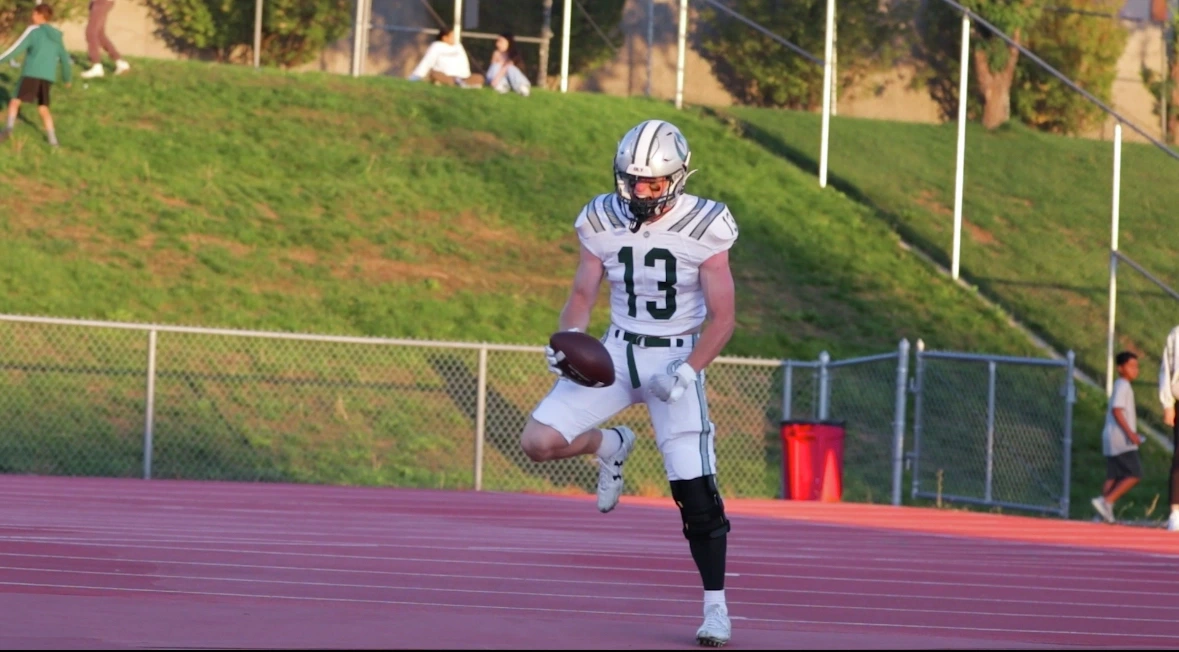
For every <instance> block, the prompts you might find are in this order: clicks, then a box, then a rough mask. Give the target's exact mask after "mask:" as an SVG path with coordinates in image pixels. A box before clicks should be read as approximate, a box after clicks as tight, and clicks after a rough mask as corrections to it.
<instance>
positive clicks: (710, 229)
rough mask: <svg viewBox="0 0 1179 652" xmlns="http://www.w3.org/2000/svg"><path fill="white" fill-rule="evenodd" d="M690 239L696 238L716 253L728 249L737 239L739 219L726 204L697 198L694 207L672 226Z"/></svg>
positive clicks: (673, 229) (672, 228)
mask: <svg viewBox="0 0 1179 652" xmlns="http://www.w3.org/2000/svg"><path fill="white" fill-rule="evenodd" d="M671 230H672V231H677V232H679V233H680V235H682V236H683V237H685V238H687V239H688V240H695V241H697V242H699V243H700V244H702V245H703V246H704V247H705V248H707V249H708V250H709V251H710V252H712V253H716V252H719V251H723V250H725V249H728V248H729V247H731V246H732V245H733V242H735V241H736V240H737V221H736V220H734V219H733V214H732V212H730V211H729V207H728V206H726V205H725V204H723V203H721V202H718V201H713V200H711V199H703V198H695V203H694V204H693V206H692V208H691V209H690V210H689V211H688V212H687V214H685V215H684V216H683V217H682V218H680V220H679V221H678V222H676V223H675V224H673V225H672V226H671Z"/></svg>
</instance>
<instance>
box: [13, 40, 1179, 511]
mask: <svg viewBox="0 0 1179 652" xmlns="http://www.w3.org/2000/svg"><path fill="white" fill-rule="evenodd" d="M11 82H12V79H11V78H9V79H8V87H11ZM0 99H6V98H0ZM54 114H55V118H56V120H57V123H58V125H57V131H58V137H59V139H60V140H61V142H62V148H61V150H60V151H56V152H53V151H50V150H49V149H48V148H47V147H46V146H45V144H44V140H43V136H42V135H41V134H40V131H39V122H38V121H37V120H36V118H35V117H33V118H32V121H33V124H32V125H30V124H27V123H22V124H20V125H19V126H18V129H17V132H16V135H14V136H13V137H12V138H11V139H10V140H9V142H7V143H5V144H4V145H3V150H4V151H3V155H0V178H2V179H3V180H4V181H3V184H4V185H5V186H6V192H4V193H3V194H0V233H2V234H3V237H2V238H0V260H4V261H5V263H6V264H5V265H3V266H2V267H0V288H2V293H0V312H5V313H21V314H36V315H50V316H60V317H86V318H97V319H112V320H129V321H142V322H158V323H168V324H185V325H200V326H216V327H232V328H249V329H260V330H279V331H300V332H320V333H332V334H340V335H368V336H381V337H405V338H434V339H459V340H484V341H489V342H501V343H524V344H540V343H542V342H544V341H545V338H546V337H547V335H548V333H549V332H550V331H551V329H552V327H553V324H554V323H555V321H556V316H557V313H558V311H559V309H560V307H561V304H562V302H563V300H564V298H565V294H566V292H567V288H568V283H569V278H570V276H571V274H572V271H573V268H574V264H575V261H576V239H575V237H574V235H573V233H572V230H571V224H572V221H573V218H574V217H575V216H576V214H577V211H578V210H579V209H580V207H581V206H582V204H583V203H584V202H585V201H586V200H588V199H589V198H590V197H592V196H593V195H594V194H597V193H599V192H604V191H608V190H609V189H610V187H611V176H610V162H611V156H612V153H613V148H614V144H615V142H616V141H617V139H618V138H619V136H620V135H621V134H622V133H624V132H625V130H626V129H627V128H629V127H630V126H632V125H633V124H635V123H637V122H638V121H639V120H642V119H645V118H648V117H664V118H669V119H674V120H675V121H676V122H677V124H679V125H680V126H681V128H682V129H683V130H684V131H685V132H686V133H687V134H688V136H689V139H690V143H691V145H692V147H693V149H694V151H695V154H694V158H693V163H694V164H695V166H696V167H698V168H699V169H700V172H698V173H697V174H696V175H694V176H693V177H692V180H691V191H692V192H695V193H698V194H703V195H707V196H712V197H715V198H717V199H720V200H722V201H725V202H727V203H728V204H729V205H730V206H731V208H732V210H733V213H734V215H735V216H736V218H737V220H738V221H739V223H740V224H741V225H742V237H741V241H740V245H739V246H738V247H737V249H736V250H734V253H733V264H734V268H735V273H736V276H737V282H738V284H739V287H740V288H741V289H742V291H741V293H740V295H739V299H738V311H739V327H738V332H737V334H736V335H735V336H734V338H733V341H732V343H731V345H730V346H729V348H728V349H727V350H726V351H725V353H726V354H728V355H741V356H764V357H775V358H776V357H793V358H808V359H813V358H814V357H815V356H816V355H817V353H818V352H819V351H820V350H823V349H826V350H828V351H830V352H831V354H832V355H833V356H834V357H836V358H840V357H847V356H850V355H857V354H864V353H878V352H881V351H888V350H892V349H893V348H895V346H896V343H897V341H898V340H899V339H900V338H902V337H907V338H909V339H910V340H911V341H915V340H916V339H917V338H923V339H924V340H925V341H926V343H927V344H928V345H929V346H930V348H937V349H959V350H971V351H988V352H998V353H1008V354H1017V355H1039V353H1038V352H1037V351H1036V350H1035V348H1034V347H1032V346H1031V345H1030V344H1029V343H1028V342H1027V341H1026V339H1025V338H1024V337H1023V336H1022V335H1020V334H1019V333H1018V332H1016V331H1015V330H1014V329H1012V328H1010V327H1009V326H1008V325H1007V323H1006V321H1005V318H1004V317H1003V316H1002V315H1000V314H996V313H995V312H993V311H991V310H989V309H987V308H986V307H985V305H984V304H983V303H982V302H980V301H979V300H978V299H977V297H975V296H974V295H973V294H972V293H971V292H969V291H967V290H964V289H962V288H960V287H958V286H956V285H955V284H953V283H951V282H949V281H948V280H947V279H945V278H943V277H941V276H940V275H939V274H938V273H937V272H936V271H934V270H932V269H931V268H930V267H929V266H928V265H927V264H925V263H923V262H921V261H920V260H919V259H918V258H916V257H915V256H913V255H912V253H910V252H908V251H906V250H905V249H904V248H903V247H902V246H901V245H900V242H899V240H898V238H897V237H896V235H895V233H894V232H893V230H892V225H891V223H890V220H891V218H892V216H891V214H889V213H888V212H887V211H885V210H883V209H882V208H881V207H880V205H878V204H874V203H872V202H864V201H862V198H859V197H854V196H853V197H849V196H848V195H847V194H845V193H841V192H837V191H834V190H832V189H828V190H825V191H824V190H821V189H819V187H818V184H817V182H816V180H815V178H814V176H813V174H811V173H810V172H808V171H806V170H803V169H800V168H799V167H798V166H796V165H794V164H792V163H791V162H789V161H787V160H784V159H783V153H784V152H783V151H776V150H774V149H773V148H767V147H766V146H765V141H764V140H757V139H743V138H741V137H740V134H739V133H737V132H735V131H734V130H733V129H732V127H731V126H729V125H727V124H726V123H725V122H724V121H721V120H717V119H715V118H714V117H712V116H710V115H709V114H707V113H706V112H701V111H684V112H676V111H675V110H674V109H672V108H671V107H668V106H666V105H664V104H662V103H657V102H649V101H644V100H634V99H631V100H625V99H620V98H613V97H608V96H601V95H576V94H575V95H568V96H559V95H556V94H550V93H537V94H535V95H534V96H533V97H530V98H521V97H518V96H515V95H508V96H499V95H497V94H494V93H491V92H479V91H469V90H468V91H461V90H458V89H442V88H435V87H431V86H428V85H424V84H410V83H407V82H403V81H401V80H393V79H387V78H379V77H367V78H361V79H350V78H345V77H339V76H332V75H321V74H285V73H280V72H275V71H261V72H259V71H254V70H250V69H245V68H233V67H220V66H213V65H208V64H199V63H175V62H155V61H143V62H141V63H140V64H137V66H136V72H135V74H133V75H130V76H127V77H120V78H114V79H105V80H101V81H97V82H90V83H89V88H83V87H82V85H81V84H80V83H75V85H74V87H73V88H72V89H68V90H67V89H60V90H58V89H55V104H54ZM25 115H26V116H32V115H33V114H32V112H31V111H25ZM776 117H777V114H775V119H776ZM767 119H769V118H767ZM803 119H805V117H804V118H803ZM890 128H891V127H890ZM898 128H899V127H898ZM845 138H849V137H846V136H845ZM1000 138H1002V136H996V139H1000ZM869 151H870V150H869ZM840 158H842V159H846V158H848V157H847V156H846V155H841V157H840ZM951 160H952V159H951ZM929 165H930V166H932V167H938V166H941V164H939V163H930V164H929ZM897 185H898V186H900V184H897ZM857 199H860V201H857ZM967 251H972V250H969V249H968V250H967ZM967 260H972V259H971V258H968V259H967ZM971 269H973V268H971ZM606 320H607V314H606V311H605V310H604V309H600V310H599V311H598V312H597V313H596V314H595V318H594V323H593V325H592V328H594V329H600V328H603V327H604V326H605V324H606ZM0 332H2V333H3V334H4V336H6V337H5V339H7V341H9V342H13V343H15V346H13V347H10V348H7V349H6V350H5V353H4V354H3V355H6V356H7V360H5V369H6V371H5V372H4V374H3V375H0V384H4V385H5V387H6V388H7V389H13V388H21V387H23V388H24V389H23V390H22V391H16V390H15V389H13V391H7V389H6V393H5V394H4V398H0V406H4V407H5V409H6V410H7V411H8V413H9V414H10V415H15V416H11V417H10V418H7V419H6V424H5V426H3V428H4V429H5V435H6V436H5V438H4V440H5V442H6V443H5V444H4V446H5V448H4V449H0V459H2V460H4V461H3V462H2V463H3V465H4V466H3V468H4V470H7V471H28V470H34V471H42V472H58V473H105V474H118V475H134V474H135V473H136V468H137V464H138V458H137V457H136V456H137V452H136V451H137V446H138V439H137V438H139V437H141V436H142V427H143V425H142V422H141V417H137V416H136V415H138V414H141V413H142V398H141V395H142V375H141V373H142V372H141V371H140V372H138V373H139V374H140V375H138V376H137V375H136V373H137V372H136V369H142V365H141V364H140V363H139V362H138V361H139V360H143V359H144V358H145V357H146V353H145V346H146V341H145V338H143V337H140V336H139V335H137V334H135V333H128V332H108V331H102V332H101V333H100V334H95V333H94V332H86V333H79V332H75V331H70V332H67V331H65V330H60V331H59V330H54V331H51V332H46V331H45V330H44V329H36V328H29V327H23V326H11V325H9V326H0ZM160 347H161V351H160V353H159V355H160V358H161V363H160V364H161V380H160V384H159V388H158V389H157V391H158V392H159V394H160V398H159V399H157V400H158V403H159V408H158V409H159V410H160V416H159V423H158V424H157V434H156V441H157V459H158V463H157V470H158V471H159V475H160V476H161V477H176V476H180V475H185V476H188V477H233V478H244V479H288V480H291V479H293V480H299V481H332V482H353V483H388V484H414V485H430V486H467V485H468V484H469V477H468V476H469V474H470V472H469V467H470V462H469V460H470V457H469V455H470V454H471V448H472V444H471V441H470V440H471V436H470V434H469V433H470V428H469V422H470V421H469V415H462V414H459V415H457V416H446V417H445V418H442V417H440V416H439V415H440V414H442V412H441V410H442V406H443V404H444V403H447V404H449V403H457V404H461V405H462V406H463V407H464V409H466V408H469V407H470V406H471V405H473V400H474V393H473V391H472V390H473V386H472V383H471V378H470V370H471V369H473V367H474V365H475V360H474V358H473V357H471V355H468V354H467V353H454V354H447V355H442V354H438V353H437V352H434V353H428V352H424V351H423V352H417V353H408V352H405V351H403V350H398V351H392V352H385V351H382V352H375V351H374V350H373V349H372V348H371V347H367V348H366V347H364V346H362V345H338V346H336V347H334V348H332V347H326V348H322V349H315V350H314V353H311V354H309V353H308V352H307V350H305V349H301V348H299V347H297V346H295V345H291V344H285V343H277V344H275V343H265V342H262V341H257V340H234V341H226V340H216V339H208V338H206V339H202V338H201V336H161V343H160ZM80 351H81V352H84V353H80ZM505 355H507V354H505ZM517 355H518V356H522V354H517ZM140 356H143V357H140ZM46 360H52V361H53V362H55V363H56V364H58V365H59V367H57V368H50V367H47V366H46V364H45V361H46ZM349 361H352V362H355V363H356V364H354V365H353V366H351V367H349V366H348V365H347V363H348V362H349ZM533 362H534V361H532V360H530V359H528V358H526V357H517V358H515V359H512V361H511V362H510V364H508V365H507V366H502V367H496V369H497V371H496V372H495V373H496V374H499V375H500V377H497V378H496V380H495V382H496V383H497V384H496V387H495V388H494V389H495V393H494V396H493V397H492V398H493V399H494V400H495V401H497V403H496V406H498V407H497V409H496V412H495V415H496V419H497V420H494V421H493V422H492V423H489V435H488V436H489V443H490V446H489V449H490V450H489V455H490V459H489V460H488V465H489V467H488V470H486V471H485V477H487V478H488V479H489V480H494V481H495V482H497V483H501V484H497V485H496V486H499V487H504V488H508V487H512V488H521V487H524V488H545V489H552V488H554V487H561V486H562V483H563V482H565V480H563V476H561V475H560V473H566V472H567V473H575V472H580V471H577V470H576V469H574V468H573V467H572V466H569V467H568V468H564V467H563V469H564V470H562V471H560V473H558V472H554V474H552V475H549V476H544V475H543V474H540V473H539V472H538V471H537V470H536V469H535V468H534V467H532V466H530V463H527V462H523V461H521V460H520V459H519V458H518V456H517V457H512V455H511V453H512V451H513V446H512V444H513V441H514V437H515V436H516V433H517V432H518V425H519V423H522V421H521V419H522V418H523V416H524V415H525V414H526V410H527V409H528V408H529V407H531V404H532V403H533V402H534V400H535V399H536V398H539V394H538V392H539V393H540V394H542V393H543V391H544V390H545V389H547V386H546V385H545V383H547V382H548V380H547V379H546V378H545V376H544V372H543V369H541V370H540V373H537V369H536V368H535V367H534V366H533ZM33 371H36V372H40V373H36V374H34V373H32V372H33ZM46 371H48V372H49V373H44V372H46ZM259 378H261V379H263V381H264V382H262V383H261V384H259V383H258V382H256V381H257V380H258V379H259ZM34 379H35V380H34ZM769 382H771V379H769V378H767V379H766V382H764V383H761V385H760V386H759V387H760V390H759V391H764V392H765V393H766V395H771V394H772V391H771V389H766V386H767V385H768V383H769ZM775 382H776V381H775ZM36 383H40V384H36ZM344 386H346V387H347V388H348V391H349V392H350V393H349V394H347V400H345V399H344V398H343V397H344V395H343V394H341V393H333V392H337V390H338V388H339V387H344ZM722 387H723V384H722V385H721V386H718V387H716V388H714V390H713V391H717V392H723V391H725V390H723V389H722ZM733 387H734V388H737V387H739V383H737V382H736V381H734V384H733ZM339 391H340V392H342V391H343V390H339ZM741 395H742V394H741V392H739V391H737V389H734V390H733V392H732V394H731V396H734V397H736V396H741ZM728 396H730V394H723V395H722V397H721V399H720V400H719V401H718V402H719V403H724V402H725V400H726V399H725V397H728ZM489 400H490V399H489ZM733 400H734V401H737V399H733ZM746 400H747V403H741V402H739V401H737V402H735V403H733V404H732V405H730V406H729V409H732V410H735V411H738V412H741V411H744V412H756V413H760V412H761V411H763V410H766V409H768V408H767V405H766V402H767V399H765V398H764V397H755V398H751V399H746ZM749 401H751V402H749ZM768 402H769V403H771V404H772V403H773V402H774V400H773V398H772V396H771V398H770V399H769V401H768ZM46 404H48V405H52V406H54V408H55V409H53V410H45V409H43V408H42V406H43V405H46ZM1103 408H1104V404H1103V399H1102V398H1101V397H1100V396H1099V395H1097V394H1095V393H1092V392H1086V393H1083V397H1082V401H1081V402H1080V403H1079V404H1078V406H1077V412H1076V416H1077V418H1076V426H1075V432H1076V435H1075V436H1076V439H1077V441H1078V445H1077V451H1076V452H1075V453H1074V457H1073V460H1074V470H1073V478H1074V491H1073V503H1074V505H1077V506H1078V507H1076V508H1075V509H1074V513H1076V514H1078V515H1082V516H1085V517H1087V516H1088V511H1087V504H1086V503H1087V498H1088V497H1089V496H1091V495H1092V494H1093V493H1094V491H1095V490H1096V487H1097V486H1099V484H1100V479H1101V477H1102V475H1103V472H1104V471H1103V463H1102V461H1101V459H1100V445H1099V440H1098V444H1097V446H1096V451H1095V448H1094V434H1095V433H1099V425H1100V419H1101V412H1102V410H1103ZM490 409H491V408H490V407H489V410H490ZM447 414H450V413H447ZM137 418H138V419H140V420H139V421H137ZM440 419H441V420H440ZM758 435H759V436H760V433H758ZM169 447H171V448H169ZM645 454H648V455H653V451H648V452H647V453H645ZM1146 462H1147V467H1148V473H1149V472H1153V471H1156V470H1157V468H1158V467H1159V465H1160V464H1162V463H1163V462H1162V461H1161V457H1160V456H1159V455H1158V454H1157V451H1156V452H1155V453H1153V457H1151V456H1148V459H1147V460H1146ZM657 470H658V469H657ZM583 475H584V474H583ZM1156 475H1157V474H1156ZM634 480H635V481H636V482H640V483H647V484H650V486H651V487H652V490H656V489H658V485H660V482H659V479H658V477H655V476H653V477H651V478H635V479H634ZM768 483H769V481H768V480H767V484H768ZM575 484H576V483H575ZM756 489H758V488H757V487H753V488H751V489H750V491H754V490H756ZM1160 491H1163V490H1162V483H1161V482H1160V481H1157V480H1156V479H1154V478H1151V479H1148V481H1147V482H1145V483H1144V485H1143V487H1141V488H1140V489H1137V490H1136V493H1137V494H1140V495H1151V496H1154V495H1157V494H1158V493H1159V492H1160Z"/></svg>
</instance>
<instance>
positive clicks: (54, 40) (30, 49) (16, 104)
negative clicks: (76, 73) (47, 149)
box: [0, 4, 73, 147]
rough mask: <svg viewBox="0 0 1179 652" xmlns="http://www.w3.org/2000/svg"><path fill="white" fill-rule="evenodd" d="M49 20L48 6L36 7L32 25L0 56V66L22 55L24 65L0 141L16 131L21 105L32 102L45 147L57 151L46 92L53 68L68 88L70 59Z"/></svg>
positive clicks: (52, 77) (54, 79)
mask: <svg viewBox="0 0 1179 652" xmlns="http://www.w3.org/2000/svg"><path fill="white" fill-rule="evenodd" d="M50 20H53V8H52V7H50V6H49V5H48V4H39V5H37V6H36V7H34V8H33V24H32V25H30V26H29V27H28V29H26V30H25V31H24V33H23V34H21V35H20V38H19V39H18V40H17V42H16V43H15V44H14V45H13V46H12V47H10V48H8V49H7V50H5V51H4V53H3V54H0V64H3V63H4V62H6V61H9V60H10V59H12V58H13V57H17V56H20V55H22V54H24V55H25V61H24V65H23V66H22V67H21V75H20V81H19V82H18V83H17V89H16V97H14V98H12V101H10V102H9V103H8V124H7V126H6V127H5V129H4V131H0V140H4V139H5V138H7V137H8V136H9V135H10V134H12V130H13V129H14V128H15V127H16V117H17V116H18V115H19V114H20V105H21V102H36V103H37V109H38V111H39V112H40V113H41V122H42V123H43V124H44V125H45V132H46V136H47V137H48V139H49V144H50V145H52V146H54V147H57V145H58V142H57V132H56V131H55V130H54V126H53V114H51V113H50V112H49V91H50V89H51V88H52V87H53V82H54V81H56V80H57V65H58V63H60V64H61V77H62V81H64V82H65V85H66V86H67V87H68V86H69V85H70V79H71V76H72V75H71V73H72V70H71V65H72V63H73V62H72V61H71V60H70V55H69V53H68V52H66V49H65V42H64V40H63V39H62V35H61V31H60V30H58V29H57V28H56V27H53V26H51V25H49V24H48V23H49V21H50Z"/></svg>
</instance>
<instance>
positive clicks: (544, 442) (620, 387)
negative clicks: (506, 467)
mask: <svg viewBox="0 0 1179 652" xmlns="http://www.w3.org/2000/svg"><path fill="white" fill-rule="evenodd" d="M633 402H634V398H633V393H632V390H631V388H630V387H628V386H627V385H625V384H623V383H615V384H614V385H611V386H610V387H602V388H589V387H583V386H581V385H578V384H576V383H574V382H572V381H569V380H564V379H562V380H559V381H557V383H556V384H555V385H554V386H553V389H552V391H551V392H549V394H548V395H547V396H545V397H544V399H543V400H542V401H541V402H540V404H539V405H537V406H536V409H535V410H534V411H533V412H532V415H531V417H529V419H528V423H527V424H525V426H524V431H523V432H522V433H520V447H521V448H522V449H523V450H524V453H525V454H526V455H528V457H529V459H531V460H533V461H534V462H545V461H548V460H559V459H565V458H568V457H574V456H577V455H588V454H596V455H597V456H598V464H599V471H598V510H599V511H601V512H603V513H605V512H609V511H610V510H612V509H614V507H615V506H616V505H617V504H618V499H619V497H621V496H622V489H623V486H624V482H623V478H622V468H623V465H624V464H625V463H626V459H627V457H628V456H629V455H630V452H631V450H633V449H634V445H635V434H634V432H633V431H632V430H631V429H630V428H628V427H626V426H617V427H613V428H599V427H598V426H599V424H601V423H602V422H604V421H606V420H607V419H609V418H611V417H613V416H614V415H615V414H618V413H619V412H621V411H622V410H623V409H625V408H626V407H628V406H629V405H631V403H633Z"/></svg>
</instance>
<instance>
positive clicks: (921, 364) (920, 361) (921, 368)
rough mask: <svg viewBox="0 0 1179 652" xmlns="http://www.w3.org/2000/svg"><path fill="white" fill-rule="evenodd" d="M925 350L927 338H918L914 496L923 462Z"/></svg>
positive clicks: (913, 467)
mask: <svg viewBox="0 0 1179 652" xmlns="http://www.w3.org/2000/svg"><path fill="white" fill-rule="evenodd" d="M924 352H925V340H922V339H918V340H917V353H916V355H915V356H914V358H915V363H916V365H917V368H916V369H915V370H914V374H913V375H914V385H915V386H914V387H913V391H914V392H915V393H916V394H917V396H915V397H914V398H913V464H912V466H911V469H912V471H911V472H912V474H913V482H912V487H913V489H912V497H913V498H916V497H917V493H918V492H919V491H920V490H921V480H920V477H921V476H920V475H919V474H918V473H917V470H918V469H917V467H918V465H919V463H920V462H921V408H922V397H921V395H922V393H923V392H924V388H923V382H924V380H925V359H924V358H923V357H922V355H921V354H922V353H924Z"/></svg>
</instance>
